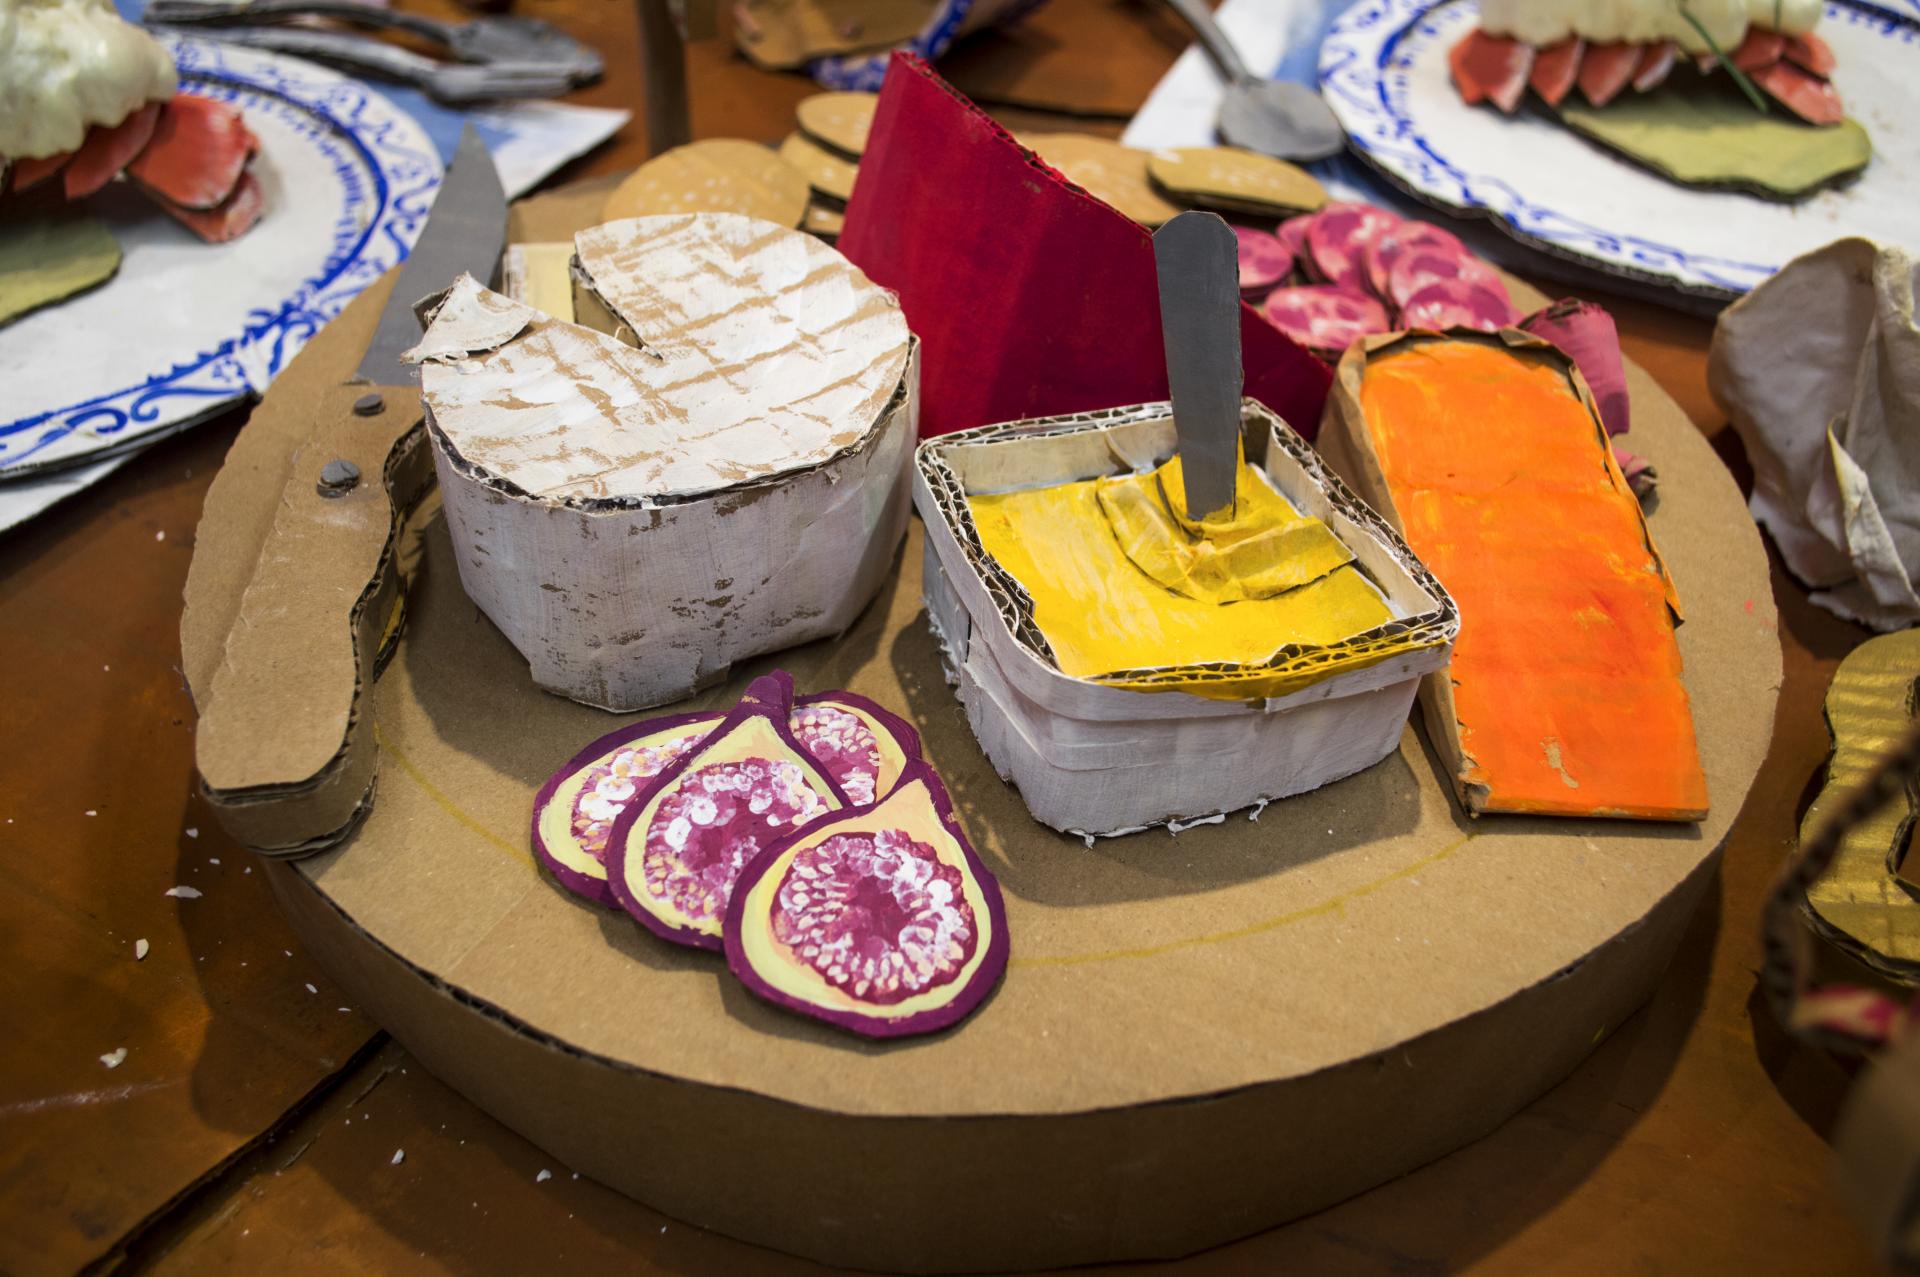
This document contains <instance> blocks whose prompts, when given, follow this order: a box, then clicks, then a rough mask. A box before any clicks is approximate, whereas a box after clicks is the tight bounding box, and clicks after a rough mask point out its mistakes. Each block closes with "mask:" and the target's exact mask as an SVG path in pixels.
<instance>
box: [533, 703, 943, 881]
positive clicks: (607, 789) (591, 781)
mask: <svg viewBox="0 0 1920 1277" xmlns="http://www.w3.org/2000/svg"><path fill="white" fill-rule="evenodd" d="M768 678H769V680H771V681H768V682H766V683H765V685H764V687H763V688H762V695H763V698H764V699H767V700H768V701H769V703H776V702H777V701H778V699H779V698H781V697H787V698H791V696H792V688H793V681H792V678H791V676H789V675H788V674H787V673H786V672H785V671H778V672H776V673H774V674H772V675H769V676H768ZM726 716H727V715H726V712H725V711H724V710H707V711H704V712H701V713H693V714H675V715H670V716H668V717H665V718H650V719H647V720H645V721H644V722H638V723H629V724H628V725H627V726H625V727H622V728H619V729H617V730H615V731H611V732H608V733H607V734H606V735H605V736H602V737H600V738H599V739H598V740H595V741H594V742H593V743H592V744H590V745H588V746H587V747H586V748H585V749H583V750H581V751H580V752H579V753H577V754H575V755H574V756H573V757H572V758H570V759H568V760H567V762H566V764H565V765H564V766H562V767H561V768H560V770H558V771H556V772H555V773H554V774H553V775H552V776H551V777H549V778H548V779H547V783H546V784H544V785H542V786H541V787H540V792H539V793H537V794H536V795H534V800H533V839H532V842H533V854H534V858H535V859H536V860H538V861H539V862H540V863H541V864H542V865H544V866H545V867H546V868H547V871H548V872H549V873H551V874H552V875H553V876H554V879H555V880H556V881H558V882H559V883H560V885H561V886H563V887H565V888H566V889H567V890H568V891H571V892H573V894H575V895H576V896H579V897H581V898H582V899H584V900H590V901H592V902H593V903H595V904H600V905H605V906H607V907H608V908H610V909H618V908H620V902H619V901H618V900H617V899H616V898H615V897H614V893H613V888H612V887H611V886H610V885H608V882H607V839H608V838H609V836H610V835H611V834H612V832H613V826H614V823H615V822H616V821H618V820H619V818H620V814H621V813H622V812H624V811H625V810H626V809H627V806H628V804H630V803H631V802H633V800H634V799H636V798H637V797H639V795H640V794H641V792H642V791H643V790H645V789H646V787H647V785H648V784H649V782H651V781H653V780H654V779H655V778H656V777H658V776H659V775H660V774H661V773H662V772H664V771H666V769H667V768H669V767H671V766H672V765H673V764H674V763H677V762H679V761H680V759H681V758H683V757H684V756H685V755H686V754H687V753H688V752H689V751H690V750H692V749H694V748H695V747H696V746H698V745H699V744H700V743H701V742H702V741H704V740H705V739H706V738H707V736H708V735H710V734H711V733H712V731H713V729H714V728H715V727H716V726H718V725H719V724H720V722H721V721H722V720H723V719H725V718H726ZM787 726H788V728H789V729H790V730H791V731H792V732H793V735H794V739H795V740H797V741H798V742H799V743H800V746H801V748H802V749H804V750H805V751H806V752H807V753H808V754H810V755H811V756H812V758H813V760H814V761H815V762H816V763H818V764H819V765H820V767H821V769H822V770H823V771H825V772H826V774H827V775H828V776H829V777H830V778H831V779H832V780H833V782H834V783H835V784H836V785H838V786H840V789H841V792H842V793H843V794H845V796H846V798H847V800H848V801H849V803H852V804H855V805H862V804H870V803H872V802H873V800H874V797H875V795H876V794H884V793H886V792H887V791H888V790H890V789H892V788H893V786H894V784H895V783H896V782H897V781H898V780H899V779H900V773H901V772H902V771H904V770H905V769H906V766H907V764H908V763H910V762H913V761H915V760H917V759H918V758H919V757H920V734H919V733H918V732H916V731H914V730H913V728H912V727H911V726H910V725H909V724H908V723H907V721H906V720H905V719H903V718H901V717H900V716H899V715H897V714H894V713H892V712H890V711H888V710H885V709H882V708H881V707H880V706H879V705H876V704H874V703H873V702H872V701H870V700H868V699H867V698H866V697H864V696H857V695H855V694H854V693H852V692H843V691H833V692H819V693H816V694H815V695H812V696H803V697H801V698H800V699H798V700H796V701H793V704H792V706H791V708H790V709H789V711H788V716H787Z"/></svg>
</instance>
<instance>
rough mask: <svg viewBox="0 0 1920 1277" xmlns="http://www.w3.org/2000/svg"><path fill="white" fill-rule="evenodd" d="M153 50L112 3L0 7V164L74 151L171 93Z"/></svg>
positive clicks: (156, 46)
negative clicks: (91, 131)
mask: <svg viewBox="0 0 1920 1277" xmlns="http://www.w3.org/2000/svg"><path fill="white" fill-rule="evenodd" d="M179 84H180V81H179V76H178V74H177V73H176V72H175V71H174V68H173V59H172V58H171V57H169V56H168V55H167V51H166V50H165V49H164V48H162V47H161V45H160V42H159V41H158V40H155V39H154V38H153V37H152V36H151V35H148V34H147V33H146V32H145V31H143V30H141V29H140V28H139V27H136V26H134V25H132V24H131V23H128V22H125V21H122V20H121V18H120V15H119V14H118V13H117V12H115V11H114V7H113V3H112V0H0V156H7V157H9V158H12V159H22V160H31V159H41V158H44V157H46V156H49V155H59V154H61V153H63V152H66V151H71V150H75V149H76V148H78V147H79V145H80V143H81V141H82V140H83V139H84V138H85V137H86V133H87V129H88V128H89V127H90V126H92V125H95V124H99V125H105V126H108V127H111V126H112V125H115V124H118V123H120V121H122V120H124V119H126V118H127V116H128V115H129V114H131V113H132V112H133V111H134V110H135V109H136V108H138V107H140V106H143V105H145V104H146V103H148V102H154V101H159V100H161V99H163V98H169V97H172V96H173V94H174V91H175V90H176V89H177V88H178V87H179Z"/></svg>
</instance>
